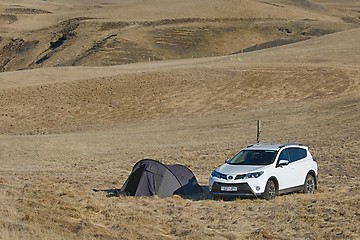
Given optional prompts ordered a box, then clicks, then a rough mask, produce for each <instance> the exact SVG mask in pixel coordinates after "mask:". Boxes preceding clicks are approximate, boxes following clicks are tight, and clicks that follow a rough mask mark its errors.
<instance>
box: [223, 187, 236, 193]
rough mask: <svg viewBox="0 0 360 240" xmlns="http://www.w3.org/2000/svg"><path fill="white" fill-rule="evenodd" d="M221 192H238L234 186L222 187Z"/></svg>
mask: <svg viewBox="0 0 360 240" xmlns="http://www.w3.org/2000/svg"><path fill="white" fill-rule="evenodd" d="M220 189H221V191H224V192H236V191H237V187H233V186H221V188H220Z"/></svg>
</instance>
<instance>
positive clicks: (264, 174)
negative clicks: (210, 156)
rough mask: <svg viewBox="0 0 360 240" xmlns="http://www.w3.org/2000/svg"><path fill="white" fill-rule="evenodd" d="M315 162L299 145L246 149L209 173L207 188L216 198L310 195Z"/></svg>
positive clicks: (255, 146)
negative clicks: (290, 194) (287, 194)
mask: <svg viewBox="0 0 360 240" xmlns="http://www.w3.org/2000/svg"><path fill="white" fill-rule="evenodd" d="M316 188H317V162H316V160H315V159H314V158H313V157H312V156H311V154H310V152H309V149H308V147H306V146H303V145H300V144H282V145H280V144H276V145H275V144H254V145H250V146H247V147H246V148H244V149H242V150H241V151H240V152H238V153H237V154H235V156H233V157H232V158H230V159H228V160H226V161H225V164H223V165H221V166H219V167H218V168H216V169H215V170H214V171H212V173H211V175H210V179H209V189H210V192H211V194H212V195H213V196H214V197H215V198H216V197H232V196H233V197H251V196H252V197H261V198H264V199H267V200H269V199H273V198H275V196H277V195H279V194H284V193H290V192H299V191H301V192H304V193H314V191H315V189H316Z"/></svg>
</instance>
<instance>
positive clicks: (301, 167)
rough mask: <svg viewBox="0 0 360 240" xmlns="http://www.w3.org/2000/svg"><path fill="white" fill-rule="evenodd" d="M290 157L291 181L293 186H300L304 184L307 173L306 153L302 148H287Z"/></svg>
mask: <svg viewBox="0 0 360 240" xmlns="http://www.w3.org/2000/svg"><path fill="white" fill-rule="evenodd" d="M288 153H289V155H290V160H291V162H290V164H289V166H290V167H291V171H292V181H293V183H294V186H301V185H303V184H304V182H305V177H306V174H307V172H308V166H307V164H306V163H307V162H306V161H307V159H306V157H307V151H306V150H305V149H303V148H298V147H292V148H288Z"/></svg>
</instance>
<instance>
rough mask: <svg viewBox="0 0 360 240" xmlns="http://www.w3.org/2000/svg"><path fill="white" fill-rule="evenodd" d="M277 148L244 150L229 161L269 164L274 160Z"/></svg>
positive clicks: (239, 163)
mask: <svg viewBox="0 0 360 240" xmlns="http://www.w3.org/2000/svg"><path fill="white" fill-rule="evenodd" d="M276 153H277V151H275V150H242V151H240V152H238V153H237V154H236V155H235V156H234V157H232V158H231V159H229V160H228V161H227V163H228V164H233V165H268V164H271V163H273V162H274V160H275V156H276Z"/></svg>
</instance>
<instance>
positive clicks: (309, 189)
mask: <svg viewBox="0 0 360 240" xmlns="http://www.w3.org/2000/svg"><path fill="white" fill-rule="evenodd" d="M315 187H316V183H315V178H314V177H313V175H311V174H308V175H307V176H306V179H305V183H304V189H303V193H314V192H315Z"/></svg>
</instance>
